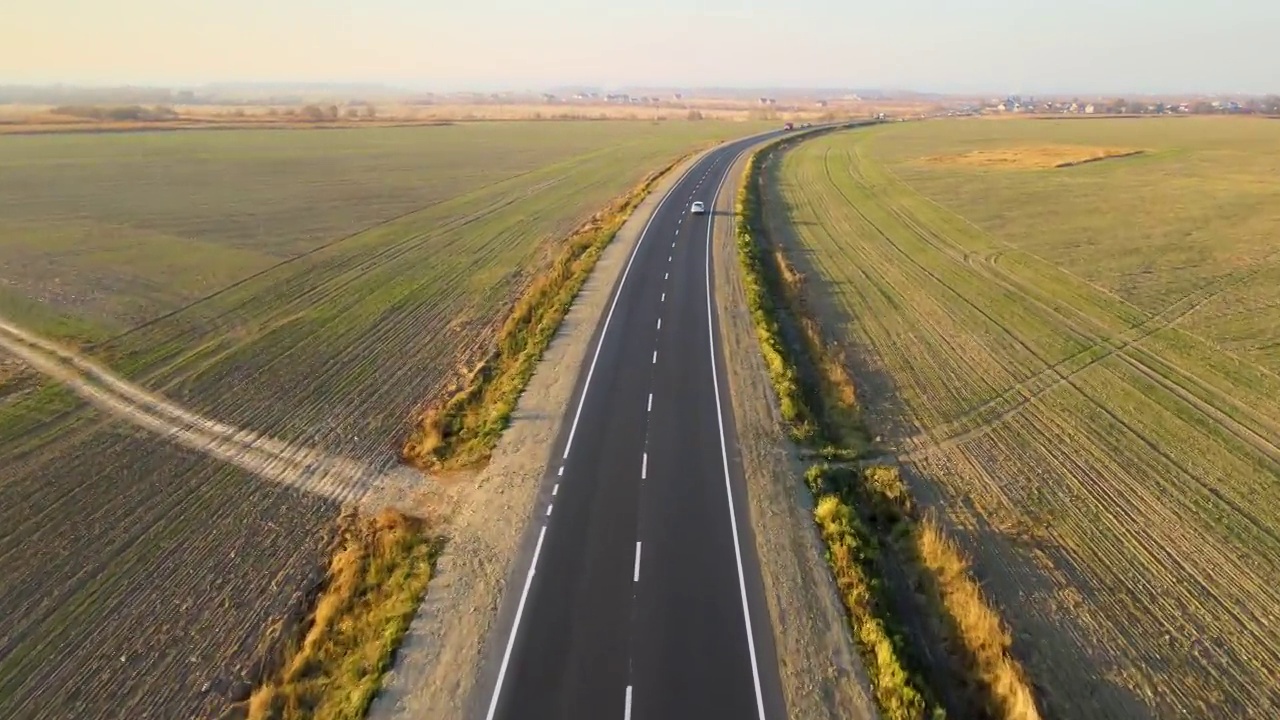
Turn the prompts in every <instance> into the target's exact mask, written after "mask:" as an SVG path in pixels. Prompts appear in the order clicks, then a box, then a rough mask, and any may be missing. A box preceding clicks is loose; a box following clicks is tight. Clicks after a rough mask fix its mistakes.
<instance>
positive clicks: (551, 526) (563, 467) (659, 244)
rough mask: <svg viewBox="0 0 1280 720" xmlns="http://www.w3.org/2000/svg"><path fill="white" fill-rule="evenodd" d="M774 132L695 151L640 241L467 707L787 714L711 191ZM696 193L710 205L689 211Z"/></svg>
mask: <svg viewBox="0 0 1280 720" xmlns="http://www.w3.org/2000/svg"><path fill="white" fill-rule="evenodd" d="M763 137H764V136H755V137H752V138H746V139H742V140H738V141H734V142H731V143H726V144H724V145H721V146H720V147H718V148H716V149H714V150H712V151H710V152H708V153H706V154H705V155H704V156H703V157H702V158H701V159H700V160H699V161H698V162H696V163H694V164H693V165H692V166H691V167H690V168H689V169H688V170H687V171H686V173H685V175H684V176H683V177H681V178H680V179H679V180H678V181H677V182H676V183H675V184H674V185H673V186H672V189H671V190H670V191H669V193H668V194H667V195H666V196H665V197H664V198H663V199H662V200H661V202H660V204H659V205H658V206H657V208H656V209H655V211H654V213H653V215H652V217H651V218H650V220H649V222H648V224H647V225H646V226H645V229H644V230H643V232H642V233H641V236H640V238H639V239H638V241H637V243H636V246H635V249H634V251H633V252H632V255H631V257H630V259H629V261H628V263H627V265H626V267H625V269H624V270H623V274H622V276H621V279H620V280H619V281H618V285H617V287H616V288H614V291H613V299H612V302H611V304H610V305H609V306H608V310H607V311H606V313H605V316H604V318H603V320H602V321H601V323H600V326H599V327H598V328H597V329H596V331H595V337H594V338H593V347H594V351H593V353H594V354H593V355H592V357H591V359H590V361H589V362H588V363H587V364H586V365H585V367H584V369H583V375H582V377H580V378H579V379H578V385H577V387H576V388H575V393H574V396H573V398H574V399H573V401H572V402H571V403H570V406H569V408H568V409H567V411H566V417H565V422H564V423H563V430H562V431H561V435H560V437H559V438H557V445H556V450H558V452H555V453H553V458H557V460H556V461H554V462H552V464H551V466H550V467H548V468H547V476H546V479H545V482H546V483H547V484H548V485H549V487H550V488H551V490H550V492H549V493H544V497H543V502H542V503H541V504H540V505H539V507H537V508H536V509H535V511H534V518H535V523H534V527H533V530H532V531H531V533H532V535H531V537H532V538H536V540H533V541H532V542H533V543H534V547H533V551H532V553H531V556H530V557H528V559H525V558H523V557H522V558H519V559H517V564H516V567H514V568H513V570H512V576H511V582H509V583H508V588H509V590H508V592H507V593H506V597H504V600H503V606H504V607H503V608H502V611H501V612H500V616H499V617H500V621H499V625H498V626H497V628H496V629H495V631H494V633H493V637H492V639H491V640H490V642H491V643H493V647H494V650H493V652H491V653H489V655H490V657H491V663H490V664H491V665H493V667H488V668H486V669H485V671H483V672H482V673H481V676H480V678H479V681H478V683H477V686H476V689H475V693H474V695H473V698H472V703H471V710H472V717H474V718H477V719H480V718H483V719H484V720H499V719H500V720H517V719H518V720H542V719H546V720H552V719H556V720H564V719H569V720H574V719H576V718H585V719H590V720H597V719H607V718H623V719H624V720H631V719H632V718H634V719H636V720H682V719H683V718H698V720H705V719H706V718H734V719H738V718H741V719H743V720H746V719H748V718H750V719H753V720H764V719H765V718H768V719H769V720H773V719H774V718H777V719H778V720H781V719H782V718H784V717H786V708H785V705H784V701H783V699H782V692H781V689H780V682H779V679H778V670H777V668H778V665H777V658H776V656H775V653H774V647H773V633H772V629H771V627H770V621H769V616H768V610H767V608H766V606H765V602H764V594H763V590H762V585H761V580H760V570H759V564H758V561H757V559H756V554H755V544H754V542H753V540H752V537H751V528H750V523H749V520H748V515H747V510H746V508H747V504H746V500H745V496H744V494H745V484H744V482H743V480H742V472H741V469H740V466H739V463H738V460H737V451H736V445H737V440H736V433H735V431H734V428H733V425H732V411H731V408H730V406H729V398H728V389H727V386H726V383H725V380H724V377H725V375H724V370H723V363H722V359H721V358H720V354H721V350H720V347H721V346H720V342H719V330H718V321H717V319H716V317H715V310H714V304H713V303H712V301H711V288H712V287H713V284H712V282H713V281H712V273H713V272H714V269H713V268H712V266H711V261H710V237H711V226H712V223H714V222H716V221H717V219H716V217H715V216H714V214H713V212H712V211H713V209H714V206H715V195H716V193H717V191H718V190H719V188H720V187H721V185H722V184H723V180H724V178H725V174H726V173H727V172H728V171H729V168H730V167H731V166H732V165H733V161H734V160H735V159H736V158H737V157H738V155H739V154H740V153H742V152H744V151H745V150H747V149H748V148H750V147H751V146H753V145H755V144H756V143H758V142H760V140H761V139H762V138H763ZM695 201H700V202H702V203H703V204H704V205H705V207H706V208H707V213H708V214H705V215H693V214H691V213H690V206H691V204H692V203H693V202H695ZM728 221H729V220H728V219H727V218H724V219H720V220H719V222H728ZM727 271H731V270H727Z"/></svg>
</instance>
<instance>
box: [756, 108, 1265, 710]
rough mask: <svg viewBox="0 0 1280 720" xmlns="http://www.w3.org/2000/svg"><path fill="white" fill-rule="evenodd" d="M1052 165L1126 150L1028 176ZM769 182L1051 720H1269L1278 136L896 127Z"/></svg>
mask: <svg viewBox="0 0 1280 720" xmlns="http://www.w3.org/2000/svg"><path fill="white" fill-rule="evenodd" d="M1064 148H1065V149H1072V148H1074V150H1073V151H1074V152H1077V154H1078V155H1079V156H1080V157H1081V158H1083V157H1086V156H1089V155H1090V154H1091V153H1090V152H1089V149H1091V148H1093V149H1096V148H1116V149H1124V150H1141V151H1143V152H1142V153H1141V154H1139V155H1134V156H1131V157H1124V158H1112V159H1105V160H1101V161H1098V162H1090V163H1087V164H1081V165H1076V166H1073V167H1058V168H1055V167H1052V165H1051V164H1050V165H1049V166H1047V167H1034V166H1033V165H1034V163H1031V162H1024V161H1023V160H1024V159H1026V158H1036V157H1055V158H1061V157H1063V156H1064ZM974 153H981V154H985V155H986V156H987V157H998V158H1000V163H998V164H997V163H987V164H983V163H976V162H971V161H967V160H965V158H970V160H971V159H972V157H973V154H974ZM1070 154H1071V153H1070V152H1066V153H1065V156H1070ZM1009 158H1014V159H1015V160H1014V161H1012V162H1011V161H1009ZM766 188H767V189H768V191H769V195H770V196H771V197H769V198H766V205H767V207H766V210H767V212H768V213H769V215H770V217H771V218H773V219H775V220H777V221H778V222H777V225H778V226H779V227H780V228H782V229H781V230H779V231H778V232H779V234H781V235H783V236H784V237H783V238H782V241H783V242H784V244H785V246H786V247H787V249H788V257H789V259H791V261H792V262H793V263H794V264H795V265H796V266H797V267H798V269H799V270H800V271H801V272H803V273H805V275H806V276H807V277H808V279H809V281H810V285H811V286H812V290H811V294H812V297H811V301H812V305H813V307H814V308H815V309H816V310H817V311H818V312H819V313H820V314H821V316H822V318H823V319H824V324H825V327H826V330H827V332H828V333H829V334H830V335H831V336H832V337H833V338H834V339H835V340H836V341H837V342H838V343H839V344H841V345H844V346H845V348H846V351H847V354H848V356H849V357H850V358H852V360H851V361H850V362H851V364H852V365H853V370H854V371H855V375H856V376H857V377H858V379H859V382H860V385H859V389H858V391H859V399H860V401H861V402H862V404H863V406H864V410H865V412H866V414H867V416H868V420H869V422H870V424H871V426H872V429H873V430H874V431H875V432H877V433H881V434H883V435H884V436H885V437H886V439H887V440H888V441H889V442H890V443H891V444H892V445H893V446H894V447H895V448H896V450H897V452H898V454H899V457H900V459H901V460H903V462H904V463H905V469H906V470H907V471H908V472H909V474H910V475H911V476H912V477H913V489H914V490H915V492H916V494H917V495H918V496H919V497H920V498H921V499H922V500H925V501H926V502H927V503H929V504H933V505H935V506H939V507H942V508H944V509H945V511H946V513H947V516H948V518H949V521H950V522H951V524H952V525H953V527H955V528H956V529H957V530H958V531H959V533H960V536H961V537H962V538H964V539H965V545H966V547H967V549H968V550H969V551H970V552H971V553H973V555H974V559H975V569H976V572H977V574H978V576H979V578H980V579H981V580H982V581H983V583H984V587H985V588H986V590H987V592H988V593H989V594H991V595H992V597H993V599H994V600H995V601H996V603H997V605H998V606H999V607H1000V608H1001V609H1002V611H1003V613H1004V614H1005V617H1006V619H1007V620H1008V621H1009V622H1010V624H1011V626H1012V628H1013V630H1014V636H1015V651H1016V652H1017V653H1018V655H1019V656H1020V658H1022V659H1023V661H1024V664H1025V665H1026V666H1027V668H1028V670H1029V671H1030V672H1031V674H1032V676H1033V678H1034V679H1035V681H1036V682H1037V683H1038V684H1039V686H1040V687H1041V692H1040V693H1038V694H1039V695H1040V698H1041V702H1043V704H1044V706H1045V709H1046V711H1047V712H1048V713H1049V714H1050V715H1051V716H1058V717H1115V718H1134V717H1175V716H1179V717H1186V716H1194V717H1228V716H1229V717H1244V716H1249V717H1262V716H1266V715H1267V711H1268V710H1269V711H1272V712H1274V710H1275V709H1276V707H1277V706H1278V705H1280V689H1278V688H1277V686H1276V685H1275V682H1274V678H1275V677H1277V676H1280V646H1278V645H1277V644H1276V642H1275V628H1276V627H1280V587H1277V585H1276V583H1275V582H1274V579H1275V578H1276V577H1280V484H1277V482H1276V481H1277V477H1280V403H1277V402H1276V398H1278V397H1280V331H1277V330H1276V328H1277V327H1280V245H1278V244H1277V238H1278V237H1280V124H1278V123H1275V122H1268V121H1254V120H1248V119H1240V120H1237V119H1200V118H1196V119H1182V118H1178V119H1146V120H1092V119H1090V120H1077V121H1067V120H1061V121H1059V120H1054V121H1048V120H1019V121H986V120H974V121H947V122H923V123H906V124H895V125H891V126H884V127H880V128H874V129H870V130H860V131H852V132H844V133H839V134H834V135H828V136H825V137H821V138H817V139H814V140H811V141H807V142H804V143H802V144H800V145H799V146H798V147H797V148H796V149H794V150H791V151H789V152H788V153H787V154H786V155H785V156H784V157H783V159H782V161H781V163H775V166H774V167H772V168H770V169H769V170H768V171H767V173H766ZM784 221H786V222H784Z"/></svg>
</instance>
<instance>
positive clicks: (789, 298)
mask: <svg viewBox="0 0 1280 720" xmlns="http://www.w3.org/2000/svg"><path fill="white" fill-rule="evenodd" d="M819 132H822V131H819ZM811 134H812V133H811ZM804 137H805V136H794V137H792V138H788V139H786V140H783V141H781V142H778V143H774V144H771V145H768V146H765V147H763V148H760V149H758V150H757V151H756V152H755V153H754V154H752V155H751V156H750V157H749V158H748V161H747V166H746V171H745V173H744V178H743V184H742V186H741V187H740V188H739V192H738V197H737V214H738V222H737V226H736V242H737V247H738V258H739V263H740V265H741V268H742V271H743V279H744V288H745V291H746V296H747V304H748V308H749V310H750V313H751V316H752V320H753V323H754V325H755V328H756V335H757V337H758V339H759V341H760V346H761V350H762V353H763V355H764V358H765V361H766V365H767V367H768V369H769V375H770V379H771V381H772V383H773V386H774V389H775V391H776V392H777V394H778V397H779V401H780V407H781V411H782V414H783V417H784V419H785V420H786V422H787V424H788V428H789V432H790V434H791V436H792V439H793V440H795V441H796V442H797V443H799V444H801V445H804V446H807V447H809V448H812V449H815V450H817V451H818V453H819V454H820V455H822V456H823V457H825V458H826V459H827V460H828V461H841V462H839V463H837V464H833V463H832V462H825V461H824V462H822V463H819V464H816V465H814V466H812V467H810V468H809V470H808V472H807V473H806V477H805V479H806V483H807V485H808V486H809V489H810V491H811V492H812V494H813V496H814V500H815V502H816V504H815V510H814V520H815V522H816V523H817V526H818V528H819V531H820V533H821V535H822V538H823V540H824V541H825V542H826V545H827V558H828V562H829V563H830V565H831V570H832V573H833V575H834V576H835V579H836V583H837V587H838V588H839V591H840V594H841V599H842V601H843V602H844V605H845V609H846V611H847V613H848V616H849V621H850V624H851V626H852V629H853V634H854V638H855V640H856V642H857V645H858V647H859V650H860V652H861V654H862V657H863V660H864V662H865V664H866V667H867V669H868V672H869V674H870V679H871V683H872V689H873V692H874V694H875V697H876V702H877V704H878V706H879V708H880V710H881V712H882V713H883V714H884V716H885V717H886V718H890V719H892V720H899V719H903V720H905V719H913V720H914V719H918V718H927V717H934V718H940V717H945V716H946V715H947V712H948V711H949V710H950V711H951V712H952V714H956V715H960V716H963V717H983V718H1002V719H1006V720H1032V719H1038V718H1039V717H1040V715H1039V711H1038V710H1037V708H1036V704H1035V699H1034V694H1033V692H1032V687H1031V684H1030V682H1029V680H1028V679H1027V676H1026V673H1025V671H1024V670H1023V669H1022V667H1021V666H1020V665H1019V664H1018V662H1017V660H1016V659H1015V658H1014V657H1013V655H1012V653H1011V652H1010V647H1011V645H1012V639H1011V637H1010V633H1009V630H1008V628H1007V627H1006V626H1005V624H1004V623H1003V621H1002V620H1001V618H1000V616H999V614H998V613H997V612H996V610H995V609H994V608H993V607H992V606H991V604H990V603H989V602H988V601H987V599H986V598H985V597H984V596H983V594H982V592H981V589H980V587H979V586H978V584H977V582H976V580H975V579H974V578H973V576H972V575H971V573H970V572H969V562H968V560H967V558H965V556H964V554H963V553H962V552H961V551H960V549H959V547H958V546H957V545H956V544H955V543H954V542H953V541H951V540H950V539H949V538H948V537H947V536H946V534H945V533H944V531H943V530H942V528H941V526H940V525H939V524H938V523H937V522H936V520H935V519H934V518H932V517H921V515H920V513H919V512H918V510H917V508H916V507H915V505H914V503H913V502H912V500H911V497H910V493H909V491H908V489H907V487H906V484H905V483H904V482H903V481H902V479H901V477H900V476H899V474H898V469H897V467H896V466H891V465H884V464H876V463H866V462H861V461H862V460H863V459H865V458H866V457H867V456H868V455H869V454H871V452H870V451H871V449H872V448H871V443H870V442H869V440H868V437H867V432H866V430H865V426H864V425H863V423H862V422H861V418H860V413H859V409H858V404H857V395H856V392H855V385H854V382H853V378H852V376H851V375H850V374H849V372H848V370H847V367H848V366H847V364H846V363H845V358H844V357H843V354H842V352H841V350H840V349H839V346H838V345H836V344H834V343H827V342H825V340H824V338H823V335H822V332H821V328H820V326H819V324H818V322H817V321H816V319H815V318H814V317H813V315H812V314H811V313H810V312H809V311H808V308H807V306H806V302H805V298H806V293H805V288H804V277H803V275H802V274H801V273H799V272H797V271H796V269H795V268H794V267H793V266H792V265H791V264H790V263H789V262H788V261H787V259H786V257H785V255H784V254H783V252H782V250H781V249H780V248H779V247H777V246H776V245H773V244H772V243H770V242H769V240H768V236H767V233H766V232H765V231H764V227H765V224H764V217H763V215H764V209H763V202H762V201H763V198H762V196H761V188H762V180H763V176H762V169H763V168H764V167H765V166H767V164H768V162H769V159H770V158H771V157H773V156H774V154H775V153H779V152H782V151H784V150H785V149H786V148H787V147H788V146H789V145H791V144H792V143H794V142H798V141H800V140H801V139H803V138H804ZM939 647H941V648H942V649H944V650H945V653H943V654H941V655H939V654H938V653H936V652H933V650H936V649H937V648H939Z"/></svg>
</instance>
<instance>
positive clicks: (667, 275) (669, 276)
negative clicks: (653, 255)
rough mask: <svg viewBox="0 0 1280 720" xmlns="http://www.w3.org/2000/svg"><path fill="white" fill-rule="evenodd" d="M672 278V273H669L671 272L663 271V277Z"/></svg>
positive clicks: (665, 278) (664, 278)
mask: <svg viewBox="0 0 1280 720" xmlns="http://www.w3.org/2000/svg"><path fill="white" fill-rule="evenodd" d="M670 278H671V273H669V272H664V273H662V279H663V280H668V279H670Z"/></svg>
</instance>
